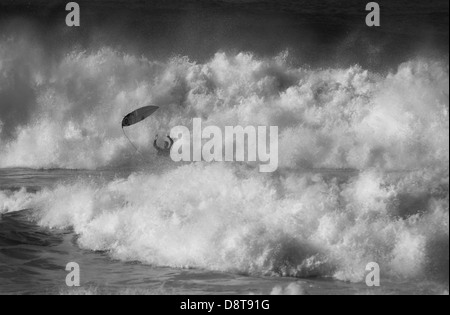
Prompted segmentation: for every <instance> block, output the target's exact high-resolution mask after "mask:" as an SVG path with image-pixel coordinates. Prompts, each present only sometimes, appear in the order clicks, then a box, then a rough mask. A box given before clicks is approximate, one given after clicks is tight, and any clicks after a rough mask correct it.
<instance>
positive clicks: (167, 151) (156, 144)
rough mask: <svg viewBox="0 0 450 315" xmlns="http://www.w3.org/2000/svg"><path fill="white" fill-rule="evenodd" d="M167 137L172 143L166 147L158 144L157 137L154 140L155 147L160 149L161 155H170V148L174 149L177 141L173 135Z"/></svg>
mask: <svg viewBox="0 0 450 315" xmlns="http://www.w3.org/2000/svg"><path fill="white" fill-rule="evenodd" d="M167 138H168V139H169V141H170V144H169V145H168V146H167V147H166V148H164V149H163V148H160V147H159V146H158V141H157V139H155V141H154V142H153V147H154V148H155V149H156V150H157V151H158V155H159V156H170V150H171V149H172V146H173V144H174V143H175V141H173V139H172V138H171V137H167Z"/></svg>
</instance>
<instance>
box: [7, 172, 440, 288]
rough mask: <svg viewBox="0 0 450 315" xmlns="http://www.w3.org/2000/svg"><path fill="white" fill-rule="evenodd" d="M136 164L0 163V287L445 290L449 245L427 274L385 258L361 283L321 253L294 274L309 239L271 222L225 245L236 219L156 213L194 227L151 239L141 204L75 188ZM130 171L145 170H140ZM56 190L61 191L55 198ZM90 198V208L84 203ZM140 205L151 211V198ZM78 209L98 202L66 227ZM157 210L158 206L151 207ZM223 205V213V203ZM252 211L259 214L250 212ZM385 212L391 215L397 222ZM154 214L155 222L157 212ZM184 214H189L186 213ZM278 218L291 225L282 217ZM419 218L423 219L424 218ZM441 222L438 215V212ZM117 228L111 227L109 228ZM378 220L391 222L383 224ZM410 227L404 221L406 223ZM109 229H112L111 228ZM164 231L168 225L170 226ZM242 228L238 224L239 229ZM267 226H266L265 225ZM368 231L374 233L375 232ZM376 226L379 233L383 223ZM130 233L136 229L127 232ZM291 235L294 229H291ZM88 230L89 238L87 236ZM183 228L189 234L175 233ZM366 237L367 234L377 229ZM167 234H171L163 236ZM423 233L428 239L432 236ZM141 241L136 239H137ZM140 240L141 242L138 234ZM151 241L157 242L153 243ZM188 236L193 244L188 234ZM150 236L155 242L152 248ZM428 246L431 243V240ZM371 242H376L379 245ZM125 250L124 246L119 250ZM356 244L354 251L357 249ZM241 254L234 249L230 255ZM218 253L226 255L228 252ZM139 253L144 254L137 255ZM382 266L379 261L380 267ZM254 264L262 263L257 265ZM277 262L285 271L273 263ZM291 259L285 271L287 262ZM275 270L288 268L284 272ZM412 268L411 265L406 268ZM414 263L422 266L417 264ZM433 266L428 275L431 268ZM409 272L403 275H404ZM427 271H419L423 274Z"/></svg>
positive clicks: (123, 177)
mask: <svg viewBox="0 0 450 315" xmlns="http://www.w3.org/2000/svg"><path fill="white" fill-rule="evenodd" d="M135 172H136V170H129V169H128V170H122V171H121V172H120V174H119V172H118V171H117V170H108V171H106V170H103V171H89V172H87V171H63V170H46V171H44V170H41V171H33V170H30V169H9V170H3V171H1V175H2V176H1V179H0V188H1V191H2V193H1V194H0V198H1V199H0V201H2V205H3V213H2V215H1V216H0V257H1V260H0V267H1V268H0V279H1V286H0V293H2V294H75V295H91V294H92V295H96V294H123V295H134V294H148V295H154V294H177V295H179V294H207V295H209V294H239V295H241V294H242V295H248V294H252V295H253V294H254V295H259V294H272V295H279V294H285V295H309V294H321V295H322V294H326V295H336V294H339V295H355V294H356V295H375V294H377V295H378V294H381V295H384V294H448V282H445V281H444V282H442V281H441V280H442V279H445V275H446V276H447V279H448V254H447V262H446V263H447V265H445V259H446V258H445V253H444V254H442V253H441V254H439V255H440V256H441V257H439V258H435V259H444V261H435V262H434V263H435V264H437V265H439V264H440V263H443V264H444V265H443V266H440V267H438V266H437V267H436V268H437V269H436V270H430V271H429V274H427V273H426V271H425V270H426V268H422V269H420V271H419V268H418V267H416V266H410V265H405V266H400V265H399V266H396V267H397V269H396V270H395V274H392V272H393V270H392V269H391V268H392V267H393V266H391V267H389V269H391V270H390V274H389V275H388V274H386V275H385V276H383V277H382V282H381V283H382V285H381V287H380V288H369V287H367V286H366V284H365V282H359V281H356V279H355V281H350V280H351V277H354V276H355V275H354V274H353V273H354V272H356V273H361V272H362V270H358V268H357V267H356V266H353V268H354V270H352V271H350V270H347V272H348V274H347V276H348V277H350V278H348V279H345V280H346V281H339V280H337V279H335V278H334V277H333V276H332V275H333V272H337V269H336V266H333V267H332V266H327V267H324V266H320V265H321V264H327V262H325V261H324V262H322V263H320V262H319V261H317V262H315V263H316V264H317V266H314V264H311V265H309V266H304V268H305V270H304V271H303V272H304V273H305V275H306V274H308V273H309V275H308V276H305V277H301V276H300V275H299V274H296V273H297V272H302V271H301V270H299V269H298V270H294V269H295V268H296V267H298V266H296V264H298V263H301V262H302V260H301V259H300V257H299V255H301V253H300V252H301V251H302V250H306V247H308V246H306V244H305V245H303V246H304V247H305V248H303V249H302V248H301V247H300V246H302V245H301V244H300V243H299V244H295V240H294V239H288V236H279V235H278V236H277V235H272V236H271V235H270V234H269V233H270V232H269V231H261V230H260V231H255V232H254V233H256V235H252V234H248V235H246V236H245V238H252V237H253V238H254V239H253V240H250V241H251V242H252V243H259V240H258V238H262V239H261V242H260V244H250V245H249V244H245V243H247V242H249V241H248V240H247V241H244V240H241V242H244V244H236V245H235V246H236V247H234V248H226V246H227V244H226V243H229V242H233V241H234V238H238V237H239V235H238V234H235V233H238V232H237V231H236V228H231V227H229V228H228V230H225V231H223V233H224V235H223V236H222V237H223V239H222V237H220V238H218V239H216V240H212V239H211V235H212V234H211V233H210V232H208V231H204V230H205V229H209V228H210V227H208V226H204V227H203V228H202V229H200V228H198V229H197V228H195V229H193V228H192V226H190V227H189V226H187V227H184V226H183V224H181V223H180V222H179V220H180V219H177V218H174V217H172V218H168V217H164V218H160V220H162V222H165V226H164V227H163V228H164V229H172V228H176V229H182V230H185V229H186V230H191V233H195V234H197V235H189V234H185V232H184V231H178V233H179V234H178V235H174V234H172V235H168V233H165V234H163V233H161V232H160V231H159V233H161V234H160V235H155V238H154V239H153V238H151V237H149V235H151V234H153V232H152V230H151V229H152V228H154V226H153V224H152V222H150V221H144V220H145V219H144V218H146V216H145V215H144V214H143V213H142V212H139V211H138V210H132V209H128V210H122V211H123V213H120V211H121V208H120V205H119V204H116V205H115V207H119V208H118V209H114V208H113V207H111V208H110V207H108V208H102V207H98V206H94V205H89V203H91V202H100V201H99V200H96V201H94V200H90V201H88V200H86V199H83V197H86V196H85V195H84V193H83V192H82V191H81V190H82V188H81V187H79V186H78V185H79V182H80V181H87V182H89V183H91V184H92V185H94V184H93V183H100V182H101V183H104V182H110V183H114V184H112V185H117V184H119V183H122V184H123V183H124V181H127V180H129V176H130V174H135ZM138 172H144V173H145V171H138ZM144 173H141V174H142V175H141V176H144V175H143V174H144ZM309 175H310V176H313V177H316V176H319V177H323V178H326V180H331V179H332V178H336V177H337V178H339V179H340V181H341V183H342V184H343V183H346V182H349V181H351V179H352V178H354V177H355V176H358V174H357V172H354V171H338V170H318V171H314V172H311V173H310V174H309ZM132 176H133V175H132ZM134 176H136V175H134ZM98 185H100V186H99V187H101V186H103V185H101V184H98ZM77 186H78V187H77ZM75 187H77V188H75ZM85 188H87V187H85ZM124 188H125V187H124ZM66 189H69V190H70V193H69V192H67V191H66V194H64V195H62V194H61V193H58V192H56V191H58V190H66ZM97 194H98V195H97V197H96V198H101V199H102V198H112V199H115V198H121V197H124V196H120V195H117V196H115V197H112V196H106V195H105V194H103V193H100V192H97ZM44 195H45V197H44ZM38 196H39V197H38ZM129 197H131V196H129ZM40 198H44V199H45V201H44V199H41V200H40V202H50V203H54V204H55V207H57V208H55V209H53V211H55V212H62V213H61V214H56V213H52V214H46V216H47V217H45V218H44V217H41V215H42V214H39V215H37V213H36V212H38V211H46V210H45V208H40V207H39V206H38V204H39V202H38V201H37V199H40ZM59 198H61V199H62V200H57V199H59ZM148 198H149V199H150V200H153V198H152V197H151V196H148ZM33 199H35V200H33ZM68 199H70V200H68ZM112 199H110V200H107V201H106V200H104V202H108V203H110V202H113V201H112ZM5 207H7V208H8V209H10V210H11V209H14V208H16V209H23V210H18V211H10V212H8V211H7V212H4V210H5ZM88 207H90V208H91V209H87V208H88ZM0 210H2V208H0ZM146 210H147V211H151V207H149V208H148V209H146ZM76 211H86V212H89V211H94V212H97V215H94V214H92V218H91V219H89V218H88V217H89V216H86V217H85V223H84V224H86V226H76V227H73V226H71V224H72V223H69V222H68V221H66V220H70V218H69V217H72V219H73V220H75V217H78V219H79V220H81V221H83V218H82V217H83V216H84V215H85V214H83V213H77V212H76ZM144 211H145V210H144ZM155 211H158V210H156V209H155ZM159 211H162V210H159ZM166 211H169V210H166ZM179 211H181V209H179ZM107 212H109V215H110V216H124V215H125V216H138V215H141V216H144V218H142V217H137V218H136V220H139V221H140V223H138V222H137V221H134V220H131V221H128V222H122V223H120V222H115V223H111V220H114V218H104V216H107ZM55 215H56V216H60V215H61V216H63V217H64V218H63V217H60V218H59V219H58V221H59V222H58V225H57V226H56V225H54V224H50V223H49V222H48V221H46V220H54V219H55V218H54V217H55ZM158 215H160V216H168V214H166V213H158ZM172 215H173V214H172ZM215 215H216V216H218V215H219V214H218V213H215ZM225 215H231V214H230V213H226V214H225ZM247 215H250V214H247ZM441 215H444V217H445V214H443V213H441ZM50 216H51V217H50ZM186 219H189V218H186ZM213 219H217V218H213ZM239 219H241V218H239ZM89 220H91V221H89ZM153 220H155V219H153ZM254 220H255V221H257V219H254ZM88 221H89V222H88ZM95 221H102V222H99V223H98V224H100V226H101V227H99V226H98V225H97V224H95V223H94V222H95ZM125 221H126V220H125ZM208 221H209V220H208ZM393 221H394V220H392V222H391V224H393V225H394V224H396V223H394V222H393ZM44 222H45V223H44ZM158 223H159V224H161V221H160V222H158ZM252 223H253V224H256V223H257V222H246V223H241V224H242V225H243V226H242V227H241V228H245V229H251V225H252ZM130 224H135V226H131V225H130ZM185 224H189V223H187V222H186V223H185ZM190 224H191V225H192V224H194V225H195V226H197V225H199V224H200V223H198V222H195V223H194V222H191V223H190ZM285 224H288V225H291V224H289V223H285ZM292 224H293V225H298V223H296V224H295V223H294V222H293V223H292ZM422 224H429V222H425V223H422ZM439 224H443V223H441V222H440V223H439ZM95 225H97V226H95ZM114 225H122V227H120V228H119V227H118V226H116V227H115V226H114ZM138 225H142V228H145V229H147V230H145V229H142V230H141V227H139V226H138ZM115 228H116V229H117V228H118V229H119V230H114V229H115ZM369 228H370V226H369ZM383 228H384V229H390V228H389V227H383ZM396 228H399V227H396ZM442 228H443V229H444V231H440V232H439V231H433V232H432V233H431V232H430V236H429V237H430V238H436V237H437V238H439V237H441V240H440V241H439V240H435V241H434V242H435V243H436V244H434V246H440V247H439V248H436V249H435V250H437V251H442V250H445V249H446V246H448V240H447V241H446V240H445V237H446V236H445V233H446V232H445V226H444V227H442ZM77 229H85V230H86V231H84V232H80V231H77ZM136 229H139V230H136ZM259 229H261V227H259ZM410 229H411V230H412V227H411V228H410ZM89 230H90V231H89ZM282 232H285V233H288V231H287V229H283V231H282ZM92 233H93V234H92ZM111 233H115V234H117V235H115V236H114V235H112V234H111ZM171 233H176V232H174V231H171ZM240 233H245V232H244V231H241V232H240ZM265 233H267V235H264V234H265ZM359 233H362V234H364V232H362V231H359ZM372 233H374V234H375V232H372ZM382 233H383V234H384V233H386V232H382ZM402 233H412V231H408V230H406V231H402ZM447 233H448V231H447ZM88 234H91V235H88ZM127 234H128V235H127ZM130 234H134V236H133V235H130ZM433 234H434V235H433ZM440 234H443V235H440ZM208 235H209V236H208ZM294 235H295V234H292V237H293V236H294ZM87 237H88V238H94V239H89V240H86V238H87ZM127 237H128V238H130V237H131V238H134V237H136V238H137V239H133V242H130V240H126V239H125V238H127ZM186 237H188V239H184V240H183V239H182V238H186ZM359 237H361V236H359ZM372 237H375V235H373V236H372ZM404 237H405V238H406V239H405V240H404V242H407V243H406V244H404V245H401V246H400V247H405V246H406V248H402V250H404V251H405V252H403V253H400V254H401V255H404V256H405V257H403V258H397V259H408V258H411V259H418V258H421V259H424V255H425V253H417V254H416V255H418V256H419V257H410V255H411V253H410V251H412V250H416V249H414V248H413V247H414V246H416V245H415V242H416V240H414V239H410V238H413V237H414V236H412V235H408V236H404ZM416 237H418V236H416ZM167 238H172V239H169V240H167ZM108 239H109V240H108ZM236 241H237V240H236ZM266 241H267V243H266ZM428 241H429V242H431V241H430V240H428ZM85 242H88V243H90V244H91V245H90V246H92V247H89V245H82V244H84V243H85ZM127 242H129V243H127ZM140 242H141V244H139V243H140ZM142 242H144V243H147V242H148V243H147V244H142ZM158 242H161V243H162V244H159V245H158V244H157V243H158ZM165 242H179V243H178V244H176V245H175V246H173V245H172V246H171V247H166V246H167V243H166V244H163V243H165ZM193 242H195V244H192V243H193ZM270 242H272V244H270ZM274 242H277V243H274ZM385 242H386V240H385ZM108 243H109V245H108ZM221 243H222V244H221ZM230 245H231V244H230ZM123 246H131V247H134V248H125V247H123ZM142 246H144V247H142ZM152 246H154V248H151V247H152ZM186 246H188V247H191V248H190V250H191V251H192V252H190V253H189V252H187V250H186V249H185V248H184V247H186ZM202 246H211V247H209V248H206V250H207V252H204V251H205V249H204V248H202ZM215 246H217V247H215ZM241 246H246V248H242V247H241ZM309 246H311V245H309ZM383 246H387V245H386V244H380V247H383ZM429 246H433V245H432V244H430V245H429ZM121 247H122V248H121ZM192 247H194V248H192ZM259 247H260V248H259ZM271 247H272V248H271ZM277 247H280V248H277ZM283 247H285V248H283ZM264 250H266V251H268V252H267V254H265V255H267V256H266V257H258V256H257V255H264V254H263V251H264ZM355 250H356V249H355ZM378 250H381V248H380V249H378ZM127 251H129V252H128V253H127ZM138 251H139V253H138ZM130 252H132V253H134V255H136V256H132V255H133V254H130ZM156 252H159V253H160V255H161V256H160V257H158V256H156V254H155V253H156ZM352 252H353V251H351V252H350V253H352ZM361 254H362V253H358V255H361ZM130 255H131V256H130ZM170 255H173V256H178V258H177V259H172V258H170ZM197 255H198V256H197ZM239 255H242V256H241V257H236V256H239ZM265 255H264V256H265ZM164 256H169V257H168V259H167V260H166V262H162V261H161V262H159V263H158V262H156V261H155V260H162V259H164V258H163V257H164ZM220 256H223V257H220ZM227 256H228V257H227ZM233 256H234V257H233ZM246 256H247V257H246ZM126 257H127V258H126ZM429 258H433V257H429ZM225 259H227V260H228V259H233V260H232V261H226V260H225ZM253 259H254V260H255V261H253ZM258 259H259V260H261V259H263V260H264V259H265V260H266V261H265V262H261V263H262V264H260V265H258V262H257V260H258ZM383 259H386V258H383ZM246 260H247V261H246ZM143 261H145V263H142V262H143ZM175 261H179V263H180V265H178V262H177V263H174V262H175ZM69 262H77V263H78V264H79V265H80V268H81V285H82V286H81V287H80V288H68V287H67V286H66V284H65V279H66V276H67V274H68V272H66V271H65V266H66V264H68V263H69ZM172 262H173V263H172ZM383 263H384V264H382V266H383V267H385V266H386V267H387V264H388V262H383ZM391 263H392V262H391ZM404 263H405V264H411V263H416V262H410V261H407V262H406V261H404ZM417 263H421V264H424V263H425V261H417ZM183 264H185V265H183ZM189 264H191V265H189ZM277 264H278V266H277ZM274 267H275V268H274ZM383 267H382V270H385V269H384V268H383ZM424 267H425V266H424ZM256 268H261V269H259V270H258V269H256ZM283 268H284V271H281V269H283ZM289 268H290V269H291V271H288V270H289ZM343 268H344V269H345V268H346V267H345V266H343ZM439 268H442V269H439ZM445 268H447V270H445ZM321 270H323V271H321ZM325 270H330V272H329V273H327V272H326V271H325ZM331 270H333V271H331ZM282 272H284V273H286V274H285V275H284V276H282ZM321 272H323V273H321ZM414 272H417V273H418V274H412V273H414ZM422 272H424V274H421V273H422ZM433 273H434V277H433V276H432V275H433ZM394 275H395V276H394ZM408 275H409V276H411V277H408ZM425 275H427V277H424V276H425Z"/></svg>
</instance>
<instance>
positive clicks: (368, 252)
mask: <svg viewBox="0 0 450 315" xmlns="http://www.w3.org/2000/svg"><path fill="white" fill-rule="evenodd" d="M2 205H3V206H2ZM20 209H36V211H35V212H34V220H36V221H37V222H38V223H39V224H40V225H41V226H46V227H50V228H69V227H71V228H73V229H74V230H75V232H76V233H77V234H78V235H79V238H78V244H79V245H80V246H81V247H82V248H85V249H89V250H94V251H106V252H109V254H110V255H111V257H113V258H115V259H120V260H124V261H140V262H143V263H146V264H151V265H157V266H170V267H180V268H192V267H193V268H205V269H208V270H219V271H231V272H238V273H245V274H264V275H282V276H295V277H310V276H322V277H334V278H336V279H340V280H346V281H362V280H363V279H364V276H365V267H366V265H367V264H368V263H369V262H373V261H374V262H378V263H379V264H380V265H381V266H382V268H383V272H384V276H385V277H389V278H400V279H416V278H417V279H424V278H426V279H428V278H429V277H431V278H433V279H434V278H436V279H441V280H442V279H448V267H449V265H448V246H449V243H448V241H449V229H448V221H449V214H448V209H449V199H448V173H447V174H445V175H444V176H443V174H442V173H441V172H440V171H439V172H426V171H421V172H414V173H409V174H398V173H392V174H383V173H381V172H380V171H376V170H368V171H365V172H362V173H360V174H359V175H358V176H346V175H345V174H342V175H340V176H337V177H330V178H328V179H327V176H324V175H320V174H312V173H311V174H303V175H300V174H293V173H287V174H285V175H280V176H277V177H276V178H267V177H266V176H262V175H260V174H258V173H256V172H255V171H254V170H248V169H242V168H231V167H228V166H227V165H223V164H217V165H204V164H197V165H186V166H182V167H179V168H177V169H174V170H170V171H168V172H166V173H164V174H162V175H154V174H148V173H145V172H144V173H136V174H133V175H131V176H130V177H129V178H127V179H123V180H116V181H112V182H109V183H103V184H99V183H95V182H93V181H90V180H77V181H74V182H72V183H65V184H62V183H61V184H60V185H58V186H57V187H55V188H51V189H44V190H43V191H41V192H38V193H36V194H29V193H26V192H25V191H23V190H22V191H18V192H14V193H13V192H9V193H5V192H3V193H1V194H0V211H14V210H20Z"/></svg>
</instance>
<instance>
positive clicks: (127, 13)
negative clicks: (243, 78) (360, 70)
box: [0, 0, 449, 69]
mask: <svg viewBox="0 0 450 315" xmlns="http://www.w3.org/2000/svg"><path fill="white" fill-rule="evenodd" d="M66 3H67V2H66V1H59V0H52V1H43V0H42V1H32V2H29V1H9V0H4V1H2V3H1V4H0V8H1V10H0V21H3V23H2V26H1V28H2V29H3V31H2V32H1V33H3V34H5V33H6V34H8V33H19V34H20V33H30V34H32V36H30V37H29V40H32V41H36V40H39V41H42V42H45V43H46V46H47V48H48V49H47V53H48V54H49V56H60V54H61V53H65V51H66V50H67V49H69V50H70V49H71V48H72V47H73V46H74V45H80V46H81V47H84V48H87V49H95V48H98V47H102V46H104V45H108V46H112V47H117V48H118V49H120V50H125V51H128V52H132V53H136V54H143V55H145V56H149V57H150V58H156V59H165V58H167V57H168V56H173V55H178V54H179V55H183V56H189V57H190V58H193V59H195V60H199V61H204V60H205V59H208V58H211V56H212V55H214V54H215V53H216V52H217V51H220V50H225V51H239V52H240V51H250V52H253V53H257V54H260V55H262V56H273V55H275V54H278V53H279V52H281V51H283V50H286V49H290V51H291V52H292V53H293V55H294V56H295V57H296V60H297V62H298V63H300V64H307V65H309V66H324V67H328V66H336V65H339V66H343V67H347V66H350V65H353V64H355V63H359V64H361V65H363V66H364V67H370V68H373V69H389V68H391V67H396V66H397V65H398V64H399V63H400V62H404V61H406V60H408V59H410V58H412V57H414V56H417V55H429V56H438V57H441V56H442V55H444V56H446V55H448V45H449V41H448V38H449V36H448V22H449V4H448V1H446V0H432V1H427V2H423V1H420V0H414V1H404V0H381V1H378V3H379V4H380V6H381V8H382V27H380V28H368V27H367V26H366V25H365V17H366V14H367V13H366V11H365V7H366V4H367V3H368V1H365V0H351V1H336V0H318V1H292V0H281V1H279V0H261V1H257V0H255V1H253V0H251V1H245V0H242V1H241V0H214V1H211V0H188V1H186V0H168V1H167V0H165V1H162V0H156V1H114V0H112V1H108V0H100V1H99V0H97V1H84V0H81V1H78V3H79V4H80V5H81V8H82V21H83V22H82V27H80V28H77V29H68V28H67V27H66V26H65V24H64V20H65V14H66V12H65V11H64V8H65V5H66ZM5 30H6V32H5ZM1 35H2V34H0V36H1Z"/></svg>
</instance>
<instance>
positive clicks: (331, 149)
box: [0, 39, 449, 283]
mask: <svg viewBox="0 0 450 315" xmlns="http://www.w3.org/2000/svg"><path fill="white" fill-rule="evenodd" d="M30 45H31V44H30V43H28V42H26V41H18V40H14V39H9V40H2V41H0V168H10V167H28V168H70V169H98V168H112V167H117V166H121V165H126V164H128V163H131V162H138V160H139V158H138V157H137V156H136V153H135V152H134V151H133V150H130V146H129V144H128V143H127V140H126V139H125V138H124V137H123V135H122V133H121V132H122V131H121V128H120V122H121V119H122V117H123V116H124V115H125V114H127V113H128V112H130V111H132V110H134V109H136V108H138V107H140V106H144V105H148V104H149V103H152V104H156V105H159V106H161V110H160V111H159V112H158V114H157V115H154V116H152V117H151V118H149V119H148V120H147V121H146V122H145V123H143V124H141V125H139V126H136V127H135V128H134V129H131V130H130V137H131V138H132V139H133V141H134V142H135V143H136V144H137V145H138V146H139V149H140V150H141V151H142V152H143V153H144V154H146V156H148V158H149V160H153V161H156V155H155V154H154V153H153V151H152V150H151V141H152V139H153V137H154V135H155V134H156V133H160V134H162V133H164V132H168V131H169V128H171V127H173V126H175V125H186V126H190V125H191V122H192V119H193V118H197V117H201V118H202V119H203V122H204V124H205V125H208V124H214V125H217V126H226V125H242V126H247V125H263V126H269V125H275V126H278V127H279V130H280V146H279V147H280V152H279V157H280V167H279V172H277V173H276V174H271V175H265V176H264V175H261V174H259V173H258V172H257V171H256V170H254V169H252V168H251V167H248V166H246V165H234V164H223V163H218V164H204V163H197V164H189V165H176V166H173V165H171V166H166V167H165V168H164V169H163V170H162V171H161V172H160V174H155V173H152V172H150V171H142V172H138V173H134V174H132V175H131V176H129V177H128V178H127V179H121V180H114V181H109V182H108V181H105V182H102V183H99V182H98V181H93V180H89V179H79V180H75V181H72V182H65V183H59V184H58V185H56V186H55V187H52V188H45V189H43V190H41V191H38V192H36V193H29V192H27V191H26V190H20V191H15V192H12V191H0V213H5V212H11V211H18V210H21V209H34V212H33V219H34V220H36V221H37V222H38V223H39V224H40V225H42V226H45V227H50V228H73V229H74V230H75V232H76V233H77V234H78V236H79V238H78V244H79V245H80V246H81V247H82V248H85V249H89V250H94V251H106V252H108V253H109V254H110V255H111V257H113V258H115V259H120V260H124V261H140V262H143V263H146V264H151V265H157V266H171V267H182V268H185V267H194V268H205V269H208V270H220V271H232V272H238V273H246V274H258V275H260V274H264V275H283V276H295V277H308V276H322V277H334V278H336V279H340V280H346V281H355V282H357V281H362V280H363V279H364V275H365V267H366V265H367V264H368V263H369V262H378V263H379V264H380V265H381V266H382V268H383V272H384V274H383V276H384V277H389V278H400V279H424V278H425V279H430V278H432V279H438V280H442V279H445V281H447V283H448V268H449V265H448V261H449V256H448V248H449V227H448V221H449V213H448V211H449V194H448V189H449V187H448V185H449V183H448V178H449V174H448V162H449V116H448V110H449V68H448V62H447V61H439V60H431V59H421V58H417V59H414V60H411V61H409V62H406V63H403V64H401V65H400V66H399V67H398V69H396V70H394V71H391V72H386V73H375V72H372V71H369V70H365V69H363V68H361V67H360V66H357V65H355V66H353V67H350V68H346V69H340V68H335V69H329V68H328V69H311V68H308V67H302V66H295V65H293V64H292V63H291V61H290V58H289V54H288V53H287V52H286V53H282V54H280V55H278V56H276V57H273V58H260V57H257V56H255V55H253V54H252V53H246V52H242V53H236V54H232V53H226V52H218V53H216V54H215V55H214V56H213V57H212V58H211V59H210V60H209V61H206V62H204V63H199V62H195V61H192V60H189V58H187V57H173V58H170V59H168V60H165V61H160V60H149V59H147V58H145V57H140V56H134V55H131V54H127V53H124V52H120V51H118V50H115V49H112V48H102V49H99V50H96V51H77V50H73V51H72V52H70V53H68V54H67V55H65V56H64V57H62V58H60V59H59V60H51V58H49V57H48V56H46V55H45V54H44V53H43V52H42V50H40V49H39V47H31V46H30ZM317 168H322V169H324V168H327V169H330V168H331V169H357V170H359V171H358V172H356V173H357V174H356V175H355V174H354V173H355V172H350V171H336V173H334V174H333V175H332V176H329V175H327V174H328V173H326V172H313V171H311V170H312V169H317ZM308 170H309V171H308Z"/></svg>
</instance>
